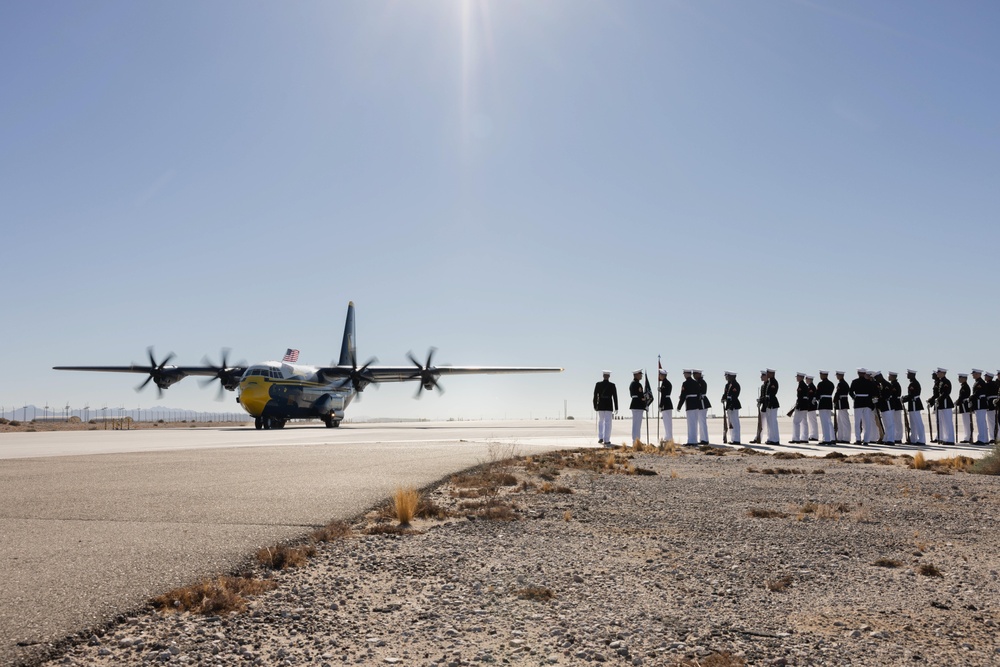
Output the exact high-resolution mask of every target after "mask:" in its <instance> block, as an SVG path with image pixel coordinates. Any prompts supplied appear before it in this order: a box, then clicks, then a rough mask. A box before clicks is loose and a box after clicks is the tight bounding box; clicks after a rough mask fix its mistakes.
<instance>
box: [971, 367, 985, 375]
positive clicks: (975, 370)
mask: <svg viewBox="0 0 1000 667" xmlns="http://www.w3.org/2000/svg"><path fill="white" fill-rule="evenodd" d="M972 372H973V373H979V374H980V375H982V374H983V371H982V369H980V368H973V369H972Z"/></svg>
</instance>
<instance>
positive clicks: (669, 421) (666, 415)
mask: <svg viewBox="0 0 1000 667" xmlns="http://www.w3.org/2000/svg"><path fill="white" fill-rule="evenodd" d="M660 417H661V418H662V419H663V440H664V441H665V442H669V441H670V440H673V439H674V411H673V410H664V411H663V412H661V413H660Z"/></svg>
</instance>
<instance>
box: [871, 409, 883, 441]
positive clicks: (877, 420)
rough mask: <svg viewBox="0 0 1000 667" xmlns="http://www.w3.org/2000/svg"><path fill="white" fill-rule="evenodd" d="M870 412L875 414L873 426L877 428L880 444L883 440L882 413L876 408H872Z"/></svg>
mask: <svg viewBox="0 0 1000 667" xmlns="http://www.w3.org/2000/svg"><path fill="white" fill-rule="evenodd" d="M872 412H874V413H875V426H877V427H878V441H879V442H882V441H883V440H885V425H884V424H882V411H881V410H879V409H878V408H872Z"/></svg>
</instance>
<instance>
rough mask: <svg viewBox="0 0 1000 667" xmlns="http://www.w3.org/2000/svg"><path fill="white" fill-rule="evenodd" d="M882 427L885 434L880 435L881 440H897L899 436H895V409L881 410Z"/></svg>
mask: <svg viewBox="0 0 1000 667" xmlns="http://www.w3.org/2000/svg"><path fill="white" fill-rule="evenodd" d="M882 428H883V429H884V430H885V435H884V436H882V442H896V441H897V440H899V438H898V437H897V436H896V411H895V410H883V411H882Z"/></svg>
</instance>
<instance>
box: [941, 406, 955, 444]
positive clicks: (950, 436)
mask: <svg viewBox="0 0 1000 667" xmlns="http://www.w3.org/2000/svg"><path fill="white" fill-rule="evenodd" d="M951 411H952V408H941V409H939V410H938V411H937V420H938V429H940V430H939V431H938V440H940V441H941V442H947V443H950V444H952V445H954V444H955V425H954V424H953V423H952V422H951Z"/></svg>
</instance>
